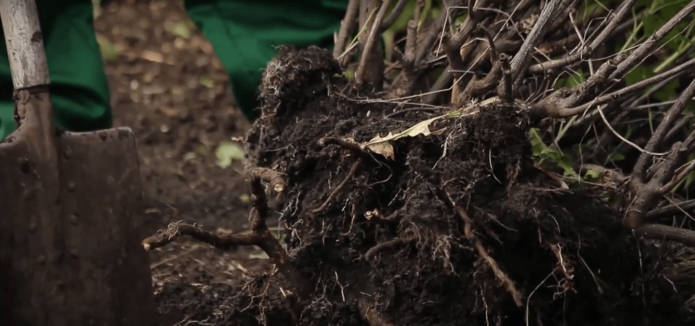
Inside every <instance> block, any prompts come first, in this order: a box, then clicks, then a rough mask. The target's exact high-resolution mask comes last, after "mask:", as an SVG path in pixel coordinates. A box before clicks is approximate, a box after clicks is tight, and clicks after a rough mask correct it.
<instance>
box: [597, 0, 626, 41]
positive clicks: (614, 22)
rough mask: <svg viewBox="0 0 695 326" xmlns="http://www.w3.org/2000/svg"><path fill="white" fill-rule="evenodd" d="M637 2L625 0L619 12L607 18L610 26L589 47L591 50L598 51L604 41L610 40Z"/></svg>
mask: <svg viewBox="0 0 695 326" xmlns="http://www.w3.org/2000/svg"><path fill="white" fill-rule="evenodd" d="M635 2H636V0H623V3H622V4H620V7H618V10H617V11H616V12H615V13H612V14H610V15H609V17H608V18H607V19H608V20H609V23H608V25H606V27H605V28H604V29H603V30H601V34H599V36H597V37H596V38H595V39H594V40H593V41H592V42H591V44H590V45H589V48H591V49H597V48H598V47H599V46H601V44H603V41H605V40H606V38H608V36H609V35H610V34H611V33H612V32H613V30H614V29H615V28H616V26H618V24H619V23H620V21H621V20H623V17H624V16H625V14H627V13H628V12H629V11H630V9H631V8H632V5H634V4H635Z"/></svg>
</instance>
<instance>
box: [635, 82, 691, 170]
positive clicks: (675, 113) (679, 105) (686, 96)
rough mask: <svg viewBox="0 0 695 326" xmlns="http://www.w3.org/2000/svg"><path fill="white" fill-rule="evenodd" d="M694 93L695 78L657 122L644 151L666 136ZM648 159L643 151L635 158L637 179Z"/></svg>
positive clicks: (653, 147)
mask: <svg viewBox="0 0 695 326" xmlns="http://www.w3.org/2000/svg"><path fill="white" fill-rule="evenodd" d="M694 95H695V80H693V81H692V82H690V85H688V87H687V88H686V89H685V90H684V91H683V92H682V93H681V95H680V96H679V97H678V100H677V101H676V103H674V104H673V106H671V108H670V109H669V110H668V112H667V113H666V115H665V116H664V119H663V120H662V121H661V123H659V126H658V127H657V128H656V130H655V131H654V134H653V135H652V137H651V138H649V141H648V142H647V145H646V146H645V150H646V151H654V150H656V148H657V147H658V146H659V145H661V141H662V140H663V139H664V137H665V136H666V133H667V132H668V131H669V129H671V127H672V125H673V123H674V122H675V121H676V119H678V117H679V116H680V114H681V113H682V112H683V110H684V109H685V106H686V104H688V102H689V101H690V99H691V98H692V97H693V96H694ZM648 159H649V156H648V155H646V154H645V153H642V154H641V155H640V156H639V158H638V159H637V162H636V163H635V166H634V168H633V172H632V174H633V176H634V177H635V178H637V179H638V181H643V180H644V177H645V175H644V174H645V173H646V170H647V167H646V165H647V160H648Z"/></svg>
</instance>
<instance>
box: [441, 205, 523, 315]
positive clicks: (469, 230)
mask: <svg viewBox="0 0 695 326" xmlns="http://www.w3.org/2000/svg"><path fill="white" fill-rule="evenodd" d="M446 195H447V198H448V199H449V202H450V203H451V205H453V206H454V209H455V210H456V213H457V214H458V216H459V218H460V219H461V221H462V222H463V234H464V236H465V237H466V238H467V239H468V240H469V241H471V242H472V243H473V246H474V247H475V250H476V251H477V252H478V255H480V258H482V259H483V261H485V263H486V264H487V265H488V267H490V269H492V272H493V273H494V274H495V276H497V279H498V280H499V281H500V282H501V283H502V284H503V285H504V287H505V288H506V289H507V291H508V292H509V294H511V296H512V298H513V299H514V303H515V304H516V306H517V307H522V305H523V299H522V298H523V295H522V294H521V292H520V291H519V290H518V289H517V287H516V285H514V281H512V280H511V279H510V278H509V276H507V274H506V273H505V272H504V271H502V269H501V268H500V267H499V265H498V264H497V262H496V261H495V260H494V259H493V258H492V257H491V256H490V254H489V253H488V252H487V249H485V247H484V246H483V244H482V243H481V242H480V240H479V239H478V238H477V237H476V236H475V235H474V234H473V226H472V225H473V220H471V218H470V217H469V216H468V213H466V210H465V209H463V208H462V207H460V206H458V205H456V202H454V200H453V199H452V198H451V195H449V193H448V192H447V193H446Z"/></svg>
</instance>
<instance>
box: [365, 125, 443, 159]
mask: <svg viewBox="0 0 695 326" xmlns="http://www.w3.org/2000/svg"><path fill="white" fill-rule="evenodd" d="M444 117H445V116H438V117H434V118H431V119H428V120H425V121H421V122H419V123H417V124H416V125H414V126H412V127H410V128H408V129H406V130H404V131H401V132H399V133H396V134H394V133H392V132H389V134H388V136H386V137H381V136H379V135H376V137H374V138H372V140H370V141H368V142H367V143H364V144H361V145H360V146H361V147H362V148H367V149H369V150H370V151H372V152H373V153H377V154H381V155H383V156H384V157H386V158H388V159H391V160H393V158H394V153H393V146H392V145H391V142H392V141H394V140H397V139H400V138H403V137H415V136H417V135H424V136H429V135H430V133H431V132H430V124H432V122H434V121H436V120H439V119H442V118H444Z"/></svg>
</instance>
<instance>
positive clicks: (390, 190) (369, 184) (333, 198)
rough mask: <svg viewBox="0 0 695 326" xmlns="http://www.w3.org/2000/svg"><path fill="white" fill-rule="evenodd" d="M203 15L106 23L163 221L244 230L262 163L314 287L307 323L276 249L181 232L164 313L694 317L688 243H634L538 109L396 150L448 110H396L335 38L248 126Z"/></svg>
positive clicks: (172, 249) (228, 318) (276, 86)
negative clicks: (372, 144) (378, 143)
mask: <svg viewBox="0 0 695 326" xmlns="http://www.w3.org/2000/svg"><path fill="white" fill-rule="evenodd" d="M186 21H187V18H186V16H185V12H184V11H183V8H182V4H181V3H180V2H179V1H165V0H152V1H137V2H136V1H130V2H128V1H125V2H120V1H118V2H110V3H109V4H108V6H106V8H105V9H104V11H103V12H102V13H101V15H100V16H99V18H98V19H97V23H96V26H97V30H98V33H99V35H100V36H101V37H103V38H104V39H106V40H107V41H109V42H111V43H113V44H116V45H120V46H122V50H121V52H120V53H119V55H118V58H117V60H113V61H107V73H108V75H109V79H110V84H111V86H112V97H113V104H114V114H115V118H116V124H117V125H126V126H130V127H131V128H133V129H134V131H135V133H136V135H137V137H138V144H139V151H140V155H141V161H142V165H141V170H142V174H143V180H144V184H145V187H146V192H145V195H146V202H147V204H148V207H147V209H146V211H145V213H146V216H147V219H148V227H149V228H151V230H150V231H151V232H154V231H155V230H156V229H158V228H161V227H163V226H166V225H167V224H168V223H170V222H173V221H179V220H184V221H186V222H189V223H200V224H202V225H203V227H206V228H213V229H214V228H216V227H222V228H225V229H231V230H233V231H243V230H246V229H248V228H249V226H248V225H247V215H248V212H249V211H250V208H251V207H250V204H249V203H248V200H247V199H246V200H245V199H244V198H245V197H244V195H245V194H247V193H248V191H247V187H246V185H245V183H244V175H243V171H244V169H245V168H249V169H252V168H254V167H265V168H270V169H274V170H276V171H280V172H282V173H284V174H285V176H286V187H285V190H284V191H283V193H282V195H281V196H279V197H277V198H274V200H273V202H272V204H273V207H274V208H275V210H276V211H277V212H278V214H279V222H277V221H278V219H276V217H277V216H274V217H273V219H272V221H271V223H270V225H274V224H276V223H280V225H282V226H283V228H281V229H283V230H284V231H283V232H282V234H281V235H282V237H283V239H284V240H283V241H284V244H285V246H286V247H287V250H288V252H289V255H290V257H291V259H292V262H293V264H294V265H295V266H297V267H298V268H299V270H300V272H301V276H302V277H303V278H304V279H306V280H307V281H308V282H309V284H312V285H313V286H312V287H311V288H309V289H306V290H305V291H303V292H301V293H298V295H299V296H300V298H301V299H302V308H303V309H302V311H301V315H300V316H296V315H295V316H293V314H292V310H291V309H290V306H289V304H288V303H287V301H286V300H284V296H285V294H286V293H285V291H284V290H283V287H284V286H285V283H284V281H283V280H282V277H279V276H280V275H279V273H277V271H275V270H272V269H270V268H269V266H270V265H271V264H268V260H267V259H266V258H265V256H263V255H262V254H260V253H259V250H258V249H255V248H243V247H242V248H238V249H235V250H232V251H224V252H223V251H220V250H216V249H212V248H211V247H210V246H208V245H204V244H199V243H193V242H187V241H183V240H179V241H177V242H174V243H172V244H169V245H168V246H166V247H164V248H161V249H159V250H155V251H154V252H153V253H152V256H151V259H152V272H153V275H154V282H155V283H154V284H155V292H156V299H157V304H158V310H159V311H158V312H159V314H160V316H161V325H175V324H176V325H259V324H261V325H292V324H293V322H294V321H296V322H297V323H298V324H300V325H489V324H495V325H529V324H536V325H631V324H632V325H661V324H663V325H686V324H691V323H692V322H693V321H694V320H695V319H693V317H694V316H695V315H693V312H692V311H689V310H688V309H687V307H688V305H684V304H683V302H685V298H688V297H689V296H690V295H691V294H692V293H693V292H692V291H690V292H688V291H686V292H685V293H682V292H675V291H674V290H673V289H675V288H676V287H678V288H679V289H690V290H693V289H692V285H690V286H686V284H692V280H691V279H688V278H685V277H683V275H684V274H679V273H677V271H676V270H675V268H674V266H676V265H677V263H678V259H680V258H679V257H681V256H679V255H682V253H683V249H682V248H680V247H678V246H673V245H665V244H660V243H651V242H650V243H647V242H644V241H641V240H636V239H635V238H634V237H633V236H632V234H631V233H630V232H629V231H627V230H626V229H624V228H623V227H622V226H621V225H620V223H619V221H618V219H617V217H618V216H619V214H618V213H617V212H615V211H612V210H611V209H610V208H609V207H608V205H606V204H605V203H604V202H602V201H601V200H600V199H599V198H597V196H595V195H594V194H592V193H591V192H589V191H583V190H581V189H574V188H573V189H572V190H571V191H570V190H567V189H565V187H564V184H563V183H562V182H559V181H558V180H559V179H558V178H556V177H554V174H553V172H552V171H544V170H541V169H540V168H539V167H537V166H535V165H534V163H533V160H532V158H531V146H530V143H529V142H528V137H527V131H528V130H527V121H528V116H527V111H526V109H525V108H524V107H520V106H505V105H491V106H487V107H484V108H480V109H479V112H476V113H470V114H464V115H463V116H461V117H458V118H454V119H440V120H438V121H435V122H433V123H432V124H430V125H429V131H431V132H432V134H431V135H429V136H423V135H419V136H415V137H405V138H401V139H398V140H396V141H394V142H392V146H393V151H394V157H393V158H392V159H389V158H387V157H384V156H383V155H381V154H378V153H373V152H370V151H367V150H364V149H361V148H360V147H359V146H356V145H355V144H356V143H362V142H367V141H369V140H370V139H372V138H374V137H375V136H377V135H379V136H381V137H385V136H386V135H387V134H388V133H389V132H391V131H400V130H403V129H405V128H407V127H410V126H412V125H414V124H417V123H418V122H421V121H424V120H426V119H428V118H432V117H434V116H435V115H434V114H433V113H432V112H429V111H417V110H412V111H407V112H404V113H399V114H397V115H393V113H394V112H396V110H399V109H402V108H399V107H398V105H396V104H392V103H385V101H374V100H373V99H376V98H379V96H378V95H375V94H373V93H372V92H371V91H370V89H369V88H368V87H367V86H365V87H362V88H354V87H353V86H352V84H350V82H349V81H348V80H346V79H345V77H343V76H342V75H341V74H340V71H339V68H338V65H337V63H336V62H335V61H334V60H333V59H332V56H331V54H330V53H329V52H328V51H326V50H323V49H319V48H309V49H305V50H299V51H297V50H294V49H284V50H283V52H282V53H281V54H280V55H279V56H278V58H276V59H274V60H273V61H272V62H271V63H270V64H269V66H268V68H267V70H266V72H265V75H264V79H263V83H262V85H261V100H262V107H261V109H262V111H263V116H264V117H263V118H262V119H260V120H258V121H257V122H256V123H254V124H253V126H249V125H248V124H247V123H246V122H245V121H244V118H243V116H242V115H241V113H240V112H239V111H238V110H237V109H236V108H235V107H234V105H233V103H232V99H231V96H230V95H231V94H230V92H229V86H228V80H227V76H226V74H225V73H224V71H223V69H222V66H221V64H220V63H219V61H218V60H217V58H216V57H215V55H214V52H213V50H212V47H211V46H210V45H209V43H207V41H205V39H204V38H203V37H202V36H201V35H200V34H199V33H198V32H197V31H196V30H195V29H194V28H191V30H190V35H189V36H188V37H184V36H181V35H180V33H179V35H178V36H177V33H175V32H174V26H180V25H178V24H181V23H185V22H186ZM203 78H204V79H203ZM210 81H211V82H210ZM366 95H369V98H371V99H372V100H371V101H370V100H365V98H366ZM247 132H248V134H247ZM244 135H247V138H246V140H245V146H246V149H247V152H246V153H247V157H246V161H245V163H242V162H236V163H234V164H233V165H232V167H227V168H221V167H219V166H217V164H216V158H215V154H214V149H215V147H216V146H217V144H219V143H220V142H221V141H224V140H229V139H230V138H231V137H243V136H244ZM676 253H678V254H676ZM679 266H680V265H679ZM285 289H286V287H285ZM527 301H528V303H527ZM293 319H296V320H293Z"/></svg>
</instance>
